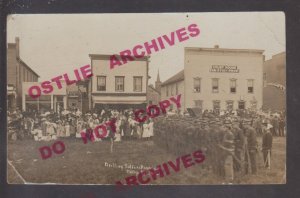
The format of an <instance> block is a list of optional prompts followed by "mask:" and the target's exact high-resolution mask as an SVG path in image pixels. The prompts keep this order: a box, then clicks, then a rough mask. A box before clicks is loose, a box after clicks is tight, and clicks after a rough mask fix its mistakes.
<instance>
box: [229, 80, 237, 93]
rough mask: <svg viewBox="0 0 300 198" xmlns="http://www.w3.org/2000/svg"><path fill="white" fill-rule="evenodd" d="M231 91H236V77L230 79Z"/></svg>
mask: <svg viewBox="0 0 300 198" xmlns="http://www.w3.org/2000/svg"><path fill="white" fill-rule="evenodd" d="M230 93H236V79H230Z"/></svg>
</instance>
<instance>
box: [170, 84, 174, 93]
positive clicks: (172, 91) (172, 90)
mask: <svg viewBox="0 0 300 198" xmlns="http://www.w3.org/2000/svg"><path fill="white" fill-rule="evenodd" d="M173 95H174V85H171V96H173Z"/></svg>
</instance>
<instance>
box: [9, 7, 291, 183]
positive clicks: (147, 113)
mask: <svg viewBox="0 0 300 198" xmlns="http://www.w3.org/2000/svg"><path fill="white" fill-rule="evenodd" d="M285 39H286V38H285V15H284V13H283V12H222V13H221V12H220V13H218V12H212V13H152V14H151V13H148V14H142V13H140V14H138V13H136V14H12V15H9V16H8V17H7V136H8V158H7V167H8V170H7V171H8V172H7V174H8V175H7V179H8V183H10V184H82V185H84V184H95V185H116V186H118V187H120V186H125V185H130V186H131V185H215V184H224V185H227V184H235V185H239V184H285V183H286V136H287V127H286V44H285V43H286V40H285Z"/></svg>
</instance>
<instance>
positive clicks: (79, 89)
mask: <svg viewBox="0 0 300 198" xmlns="http://www.w3.org/2000/svg"><path fill="white" fill-rule="evenodd" d="M88 83H89V81H87V80H86V81H78V82H76V83H75V84H72V85H68V86H67V109H70V110H76V109H79V110H80V111H81V112H83V113H85V112H87V111H88V110H89V105H88V101H89V100H88V92H87V90H88Z"/></svg>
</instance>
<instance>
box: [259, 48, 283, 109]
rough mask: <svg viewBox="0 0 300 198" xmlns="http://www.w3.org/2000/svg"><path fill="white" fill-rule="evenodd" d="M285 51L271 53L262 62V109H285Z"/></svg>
mask: <svg viewBox="0 0 300 198" xmlns="http://www.w3.org/2000/svg"><path fill="white" fill-rule="evenodd" d="M285 90H286V53H285V52H282V53H279V54H276V55H273V56H272V58H271V59H270V60H266V61H265V62H264V97H263V109H264V110H277V111H284V110H285V109H286V91H285Z"/></svg>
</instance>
